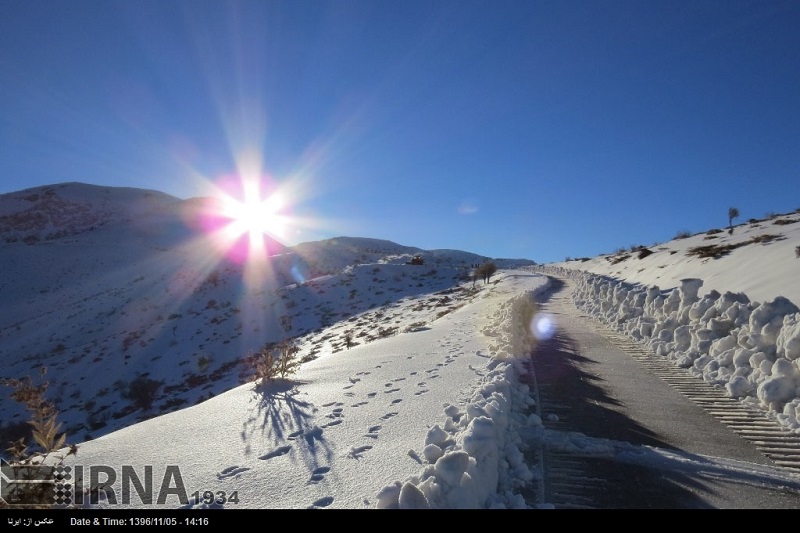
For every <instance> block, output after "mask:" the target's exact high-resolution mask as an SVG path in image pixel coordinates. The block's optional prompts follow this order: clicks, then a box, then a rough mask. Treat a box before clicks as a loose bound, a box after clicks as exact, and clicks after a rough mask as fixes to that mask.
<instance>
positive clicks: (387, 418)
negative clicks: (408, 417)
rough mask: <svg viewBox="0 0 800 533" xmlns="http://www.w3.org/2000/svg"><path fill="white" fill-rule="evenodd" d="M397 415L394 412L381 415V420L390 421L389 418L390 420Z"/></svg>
mask: <svg viewBox="0 0 800 533" xmlns="http://www.w3.org/2000/svg"><path fill="white" fill-rule="evenodd" d="M397 414H398V413H395V412H391V413H386V414H385V415H383V416H382V417H381V420H389V419H390V418H392V417H393V416H397Z"/></svg>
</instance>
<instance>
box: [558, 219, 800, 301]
mask: <svg viewBox="0 0 800 533" xmlns="http://www.w3.org/2000/svg"><path fill="white" fill-rule="evenodd" d="M799 245H800V212H797V211H796V212H793V213H785V214H775V215H772V216H770V217H768V218H766V219H760V220H756V219H751V220H750V221H748V222H746V223H744V224H738V225H736V226H734V227H733V233H730V229H729V228H727V227H723V228H711V229H709V230H708V231H705V232H702V233H697V234H694V235H688V234H680V233H679V234H678V235H676V238H675V239H673V240H671V241H668V242H664V243H656V244H653V245H651V246H650V245H648V246H638V245H634V246H630V247H628V248H621V249H619V250H617V251H616V252H615V253H612V254H606V255H600V256H597V257H592V258H579V259H574V260H571V261H566V262H563V263H553V265H552V266H558V267H565V268H570V269H577V270H584V271H587V272H592V273H594V274H601V275H607V276H612V277H614V278H617V279H621V280H625V281H627V282H629V283H639V284H642V285H644V286H654V285H655V286H658V287H660V288H661V289H672V288H674V287H678V286H680V281H681V280H682V279H684V278H695V279H702V280H703V288H702V291H701V294H702V293H704V292H707V291H711V290H716V291H718V292H721V293H724V292H727V291H731V292H742V293H744V294H746V295H747V296H748V297H749V298H750V299H751V300H755V301H760V302H764V301H769V300H772V299H774V298H776V297H778V296H783V297H784V298H788V299H789V300H791V301H792V302H794V303H795V304H797V305H800V275H798V273H800V255H799V254H800V252H798V246H799Z"/></svg>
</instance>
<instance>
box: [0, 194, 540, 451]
mask: <svg viewBox="0 0 800 533" xmlns="http://www.w3.org/2000/svg"><path fill="white" fill-rule="evenodd" d="M205 202H206V201H205V200H203V199H192V200H187V201H180V200H177V199H174V198H172V197H170V196H168V195H163V194H161V193H156V192H152V191H141V190H138V189H115V188H106V187H104V188H100V187H94V186H87V185H83V184H61V185H54V186H51V187H43V188H38V189H31V190H28V191H22V192H20V193H13V194H10V195H2V196H0V206H2V209H3V211H2V212H3V213H7V215H5V216H11V217H14V216H16V215H18V214H19V213H24V214H25V217H23V218H25V219H26V220H28V219H30V220H34V221H35V220H42V221H45V220H46V221H47V223H44V222H43V223H41V224H39V225H34V226H30V227H29V226H28V225H19V226H14V227H13V228H11V229H9V230H8V231H7V232H6V233H3V234H2V235H3V236H4V237H7V238H6V239H5V242H2V243H0V272H2V276H0V301H2V302H3V304H2V306H0V361H2V365H3V372H2V375H1V376H0V377H7V378H21V377H24V376H35V375H37V374H38V372H39V369H40V368H41V367H42V366H44V367H47V369H48V373H47V379H48V380H49V382H50V397H51V399H53V400H54V401H55V402H56V404H57V406H58V407H59V409H60V411H61V417H60V420H62V421H63V422H64V427H65V429H66V430H67V433H68V435H69V436H70V439H77V440H86V439H90V438H95V437H97V436H99V435H102V434H105V433H107V432H109V431H113V430H114V429H117V428H120V427H124V426H127V425H129V424H131V423H135V422H137V421H139V420H143V419H146V418H150V417H152V416H155V415H157V414H159V413H163V412H169V411H171V410H174V409H177V408H180V407H182V406H187V405H192V404H194V403H197V402H199V401H202V400H204V399H207V398H208V397H210V396H213V395H216V394H219V393H221V392H223V391H225V390H228V389H230V388H231V387H234V386H236V385H239V384H240V383H241V382H242V379H243V377H244V375H243V372H244V371H245V369H244V368H243V367H242V360H243V359H244V358H245V357H246V356H247V355H249V354H251V353H253V352H255V351H257V350H259V349H260V348H261V347H263V346H264V345H265V344H267V343H270V342H275V341H278V340H280V339H283V338H287V337H290V338H294V339H295V340H296V342H297V343H298V345H299V346H300V347H301V350H302V352H301V354H302V356H303V357H305V358H309V359H310V358H314V357H317V356H318V355H319V354H321V353H325V352H332V351H338V350H341V349H342V346H343V342H344V338H345V337H350V338H351V339H352V340H351V342H353V343H356V344H363V343H368V342H371V341H373V340H376V339H378V338H381V337H386V336H390V335H394V334H397V333H399V331H398V328H397V327H396V325H395V324H394V322H395V318H394V317H396V316H399V315H402V316H403V317H404V318H408V317H412V316H413V317H418V319H415V320H414V321H413V322H419V323H420V327H423V326H422V325H423V324H426V323H429V322H431V321H433V320H436V319H437V318H438V317H440V316H443V314H446V312H447V310H449V309H452V308H455V306H457V305H458V302H460V301H463V300H465V299H467V298H469V291H468V289H469V288H470V285H471V282H470V281H469V280H468V277H469V271H470V267H471V265H474V264H477V263H482V262H484V261H486V260H487V259H488V258H485V257H482V256H479V255H476V254H471V253H468V252H461V251H455V250H438V251H430V252H427V251H424V250H420V249H418V248H414V247H408V246H401V245H398V244H395V243H392V242H389V241H381V240H377V239H362V238H352V237H341V238H337V239H330V240H326V241H319V242H311V243H303V244H300V245H297V246H295V247H293V248H288V249H282V250H281V253H278V254H277V255H274V256H272V257H271V258H270V259H269V263H268V268H267V269H266V274H265V275H264V276H263V277H262V278H261V279H260V280H259V282H258V285H257V286H253V285H252V284H248V281H247V272H246V269H247V265H245V264H241V263H237V262H236V261H233V260H229V259H227V258H225V257H222V256H220V255H217V254H215V253H213V250H214V243H212V242H210V241H209V237H208V236H207V235H205V234H204V233H203V232H201V231H198V225H196V224H192V223H191V222H192V221H193V220H196V214H197V213H198V212H200V211H202V208H203V206H204V204H205ZM28 204H30V205H28ZM54 205H56V206H57V207H58V209H57V212H58V213H59V214H58V216H55V215H53V214H52V212H51V211H52V210H53V206H54ZM5 220H6V221H9V220H12V218H7V219H5ZM14 220H16V219H14ZM65 220H66V221H72V222H69V223H68V224H67V229H66V230H64V231H63V232H61V231H60V230H59V226H58V225H57V223H60V222H63V221H65ZM187 222H188V223H187ZM92 228H94V229H92ZM25 232H28V233H25ZM23 234H24V235H26V236H30V235H34V236H36V238H27V239H26V238H25V237H22V238H20V236H22V235H23ZM210 250H211V251H210ZM415 255H421V256H422V257H423V258H424V264H423V265H411V264H408V263H409V262H410V260H411V258H412V257H414V256H415ZM516 263H519V264H532V261H527V262H526V261H524V260H523V261H517V262H516ZM437 293H438V294H437ZM332 326H338V329H337V330H336V331H331V330H325V329H324V328H331V327H332ZM137 383H138V384H142V383H150V384H151V385H152V386H154V387H155V388H156V391H157V392H156V394H154V395H153V397H152V405H149V406H148V405H146V404H142V403H141V402H137V401H136V396H135V394H134V393H133V392H132V391H133V390H134V389H133V387H134V385H135V384H137ZM4 389H5V388H0V395H2V396H0V398H2V402H0V419H2V420H3V421H4V427H5V429H6V430H7V431H6V433H13V431H10V430H12V429H13V428H14V427H15V426H16V427H19V426H24V420H25V419H26V417H25V415H24V413H23V412H22V409H21V406H19V405H17V404H16V403H15V402H13V401H11V400H10V399H9V398H8V396H7V393H8V391H7V390H4Z"/></svg>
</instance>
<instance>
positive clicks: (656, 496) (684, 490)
mask: <svg viewBox="0 0 800 533" xmlns="http://www.w3.org/2000/svg"><path fill="white" fill-rule="evenodd" d="M551 278H552V280H553V288H552V289H551V290H550V292H549V293H547V294H544V295H543V296H542V297H541V299H540V303H541V307H542V310H543V311H546V312H548V313H550V314H551V315H552V316H553V317H554V318H555V322H556V324H557V331H556V334H555V335H554V336H553V337H552V338H551V339H549V340H546V341H542V342H540V343H539V344H538V345H537V347H536V348H535V350H534V351H533V353H532V354H531V365H532V368H533V376H535V380H536V389H537V390H538V395H539V397H538V400H539V410H540V414H541V416H542V418H543V420H544V425H545V429H546V434H547V435H548V438H546V439H545V442H546V443H547V442H556V441H558V440H559V439H558V438H557V437H558V436H559V435H561V436H564V435H567V434H569V433H570V432H577V433H580V434H582V435H585V436H586V437H592V438H595V439H610V440H611V441H613V442H614V443H617V444H619V443H622V445H623V447H625V446H629V445H635V446H646V447H653V448H656V449H658V450H665V451H668V452H674V453H675V454H676V455H677V456H679V457H686V458H688V459H691V458H697V459H699V463H698V464H702V461H703V460H704V459H705V458H707V457H713V458H715V459H716V458H720V459H723V460H733V461H737V462H743V463H747V464H753V465H759V468H762V469H764V468H765V469H767V470H770V469H772V470H774V471H775V472H777V473H778V474H782V473H783V472H787V471H786V470H782V469H781V467H779V466H778V465H777V464H776V463H774V462H773V461H772V460H771V459H769V458H768V457H767V456H766V455H764V454H763V453H761V452H760V451H759V450H758V449H757V448H756V446H754V445H753V444H752V443H751V442H749V441H747V440H745V439H744V438H742V437H741V436H740V435H739V434H737V433H735V432H734V431H733V430H731V429H730V427H728V426H727V425H725V424H723V423H722V422H720V421H719V420H718V419H717V418H715V417H714V416H712V414H710V412H709V408H708V406H707V405H706V406H701V405H700V404H698V403H696V402H695V401H692V400H690V399H689V398H687V396H686V395H685V394H684V393H683V392H680V391H679V390H678V389H677V388H676V387H675V386H674V384H672V385H671V384H669V383H667V382H666V381H664V380H663V379H661V378H660V377H658V376H657V375H656V374H655V373H653V372H652V370H651V369H648V368H647V366H646V365H643V364H642V362H641V361H640V360H637V359H636V358H634V357H632V356H631V354H630V353H627V352H626V351H625V350H623V349H622V348H621V347H620V345H619V343H616V342H614V341H613V339H612V336H611V335H609V334H608V333H607V332H606V331H604V329H603V328H602V327H598V325H597V324H596V323H595V322H594V321H593V320H592V319H590V318H588V317H586V316H585V315H583V314H582V313H581V312H580V311H579V310H578V309H577V308H576V307H575V305H574V304H573V301H572V297H571V293H572V286H571V282H570V280H568V279H559V278H555V277H551ZM686 379H688V380H695V379H696V380H697V382H698V386H701V387H708V389H711V387H710V386H708V385H706V384H705V383H703V382H702V380H700V379H699V378H695V377H694V376H691V375H689V373H688V372H686ZM765 420H766V418H765ZM775 425H776V426H777V424H775ZM609 455H612V456H608V457H598V456H596V455H593V454H582V453H579V452H578V453H576V452H571V451H565V450H564V448H563V447H558V446H549V445H546V446H545V450H544V457H543V460H544V465H545V483H544V494H538V495H536V497H537V498H538V500H539V503H542V502H544V503H546V504H548V505H552V506H554V507H556V508H599V509H700V508H714V509H800V494H799V493H798V487H800V481H798V483H794V484H789V485H788V486H787V485H786V484H780V483H769V484H765V482H764V479H762V478H760V477H758V476H755V477H752V478H748V476H741V475H736V476H728V475H726V474H725V471H724V470H720V469H716V468H705V467H697V468H693V467H692V466H691V465H693V464H695V463H694V462H693V461H691V460H688V461H683V462H681V461H677V462H673V463H672V464H673V465H675V466H677V467H670V466H669V463H668V462H667V463H663V462H658V463H653V464H635V463H636V461H633V462H632V461H629V460H620V459H619V458H618V457H613V454H609ZM687 464H688V465H689V467H687ZM798 480H800V478H798ZM767 485H769V486H767Z"/></svg>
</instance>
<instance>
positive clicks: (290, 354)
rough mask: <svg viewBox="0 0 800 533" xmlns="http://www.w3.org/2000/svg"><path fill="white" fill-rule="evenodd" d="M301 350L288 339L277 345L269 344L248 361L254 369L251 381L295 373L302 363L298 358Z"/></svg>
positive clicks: (269, 379) (267, 379)
mask: <svg viewBox="0 0 800 533" xmlns="http://www.w3.org/2000/svg"><path fill="white" fill-rule="evenodd" d="M299 352H300V348H298V347H297V346H295V345H294V344H293V343H292V342H291V341H289V340H286V339H284V340H282V341H281V342H279V343H278V344H277V345H276V344H273V343H270V344H267V345H266V346H264V347H263V348H261V350H260V351H259V352H258V353H257V354H254V355H252V356H250V357H249V358H248V359H247V361H246V363H247V365H248V366H249V367H250V369H251V371H252V374H251V375H250V381H258V380H266V381H272V380H273V379H275V378H281V379H285V378H286V377H287V376H288V375H290V374H294V373H295V372H296V371H297V369H298V368H299V367H300V363H301V361H300V360H299V359H298V358H297V354H298V353H299Z"/></svg>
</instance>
